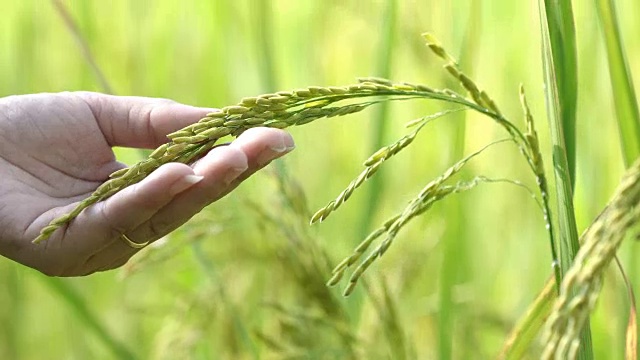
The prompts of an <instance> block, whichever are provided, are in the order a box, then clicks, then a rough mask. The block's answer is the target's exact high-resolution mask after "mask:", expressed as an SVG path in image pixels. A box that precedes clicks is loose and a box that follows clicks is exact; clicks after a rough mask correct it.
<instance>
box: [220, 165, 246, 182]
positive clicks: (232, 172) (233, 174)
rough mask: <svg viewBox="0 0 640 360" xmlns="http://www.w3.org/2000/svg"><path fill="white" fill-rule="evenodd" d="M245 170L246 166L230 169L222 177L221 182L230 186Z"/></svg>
mask: <svg viewBox="0 0 640 360" xmlns="http://www.w3.org/2000/svg"><path fill="white" fill-rule="evenodd" d="M247 169H248V167H246V166H244V167H234V168H230V169H229V171H227V174H226V175H225V176H224V178H223V179H222V180H223V181H224V182H225V183H226V184H227V185H229V184H231V183H232V182H233V180H235V179H237V178H238V176H240V174H242V173H243V172H244V171H245V170H247Z"/></svg>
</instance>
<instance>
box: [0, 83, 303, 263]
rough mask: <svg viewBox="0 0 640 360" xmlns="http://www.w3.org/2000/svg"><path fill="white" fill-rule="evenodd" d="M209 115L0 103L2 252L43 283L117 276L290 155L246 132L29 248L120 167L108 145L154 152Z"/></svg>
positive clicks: (172, 106) (109, 105)
mask: <svg viewBox="0 0 640 360" xmlns="http://www.w3.org/2000/svg"><path fill="white" fill-rule="evenodd" d="M211 110H212V109H203V108H195V107H191V106H186V105H181V104H178V103H175V102H173V101H169V100H161V99H150V98H139V97H118V96H109V95H102V94H97V93H87V92H79V93H60V94H38V95H22V96H12V97H6V98H0V179H2V181H1V182H0V254H1V255H4V256H6V257H8V258H10V259H13V260H15V261H17V262H20V263H22V264H24V265H27V266H30V267H33V268H35V269H37V270H39V271H41V272H43V273H45V274H47V275H52V276H76V275H87V274H91V273H93V272H96V271H104V270H109V269H113V268H117V267H119V266H121V265H123V264H125V263H126V262H127V261H128V260H129V258H130V257H131V256H133V255H134V254H135V253H136V252H137V251H138V250H139V249H136V248H133V247H132V246H130V245H128V244H127V242H126V240H124V238H123V237H122V234H126V237H128V238H129V239H131V240H132V241H134V242H136V243H145V242H147V241H154V240H157V239H159V238H160V237H162V236H164V235H166V234H168V233H169V232H171V231H172V230H175V229H176V228H178V227H179V226H180V225H182V224H184V223H185V222H186V221H187V220H189V219H190V218H191V217H192V216H193V215H195V214H196V213H198V212H199V211H200V210H202V208H204V207H205V206H207V205H208V204H211V203H212V202H214V201H216V200H218V199H220V198H221V197H223V196H224V195H226V194H227V193H229V192H230V191H231V190H233V189H234V188H235V187H236V186H238V184H239V183H240V182H242V180H244V179H246V178H247V177H249V176H250V175H251V174H253V173H254V172H255V171H257V170H259V169H260V168H262V167H263V166H265V165H266V164H268V163H269V162H270V161H271V160H272V159H274V158H277V157H279V156H282V155H284V154H285V153H286V152H288V151H290V150H292V149H293V147H294V143H293V139H292V138H291V136H290V135H289V134H288V133H286V132H284V131H282V130H277V129H266V128H256V129H251V130H248V131H246V132H245V133H244V134H242V135H241V136H240V137H238V138H237V139H236V140H235V141H233V142H232V143H231V144H230V145H228V146H221V147H217V148H215V149H213V150H212V151H211V152H210V153H209V154H208V155H207V156H205V157H204V158H203V159H201V160H199V161H198V162H197V163H196V164H195V165H193V166H188V165H185V164H180V163H169V164H165V165H163V166H161V167H160V168H159V169H158V170H156V171H155V172H153V173H152V174H151V175H149V176H148V177H147V178H146V179H144V180H143V181H141V182H140V183H138V184H135V185H132V186H130V187H128V188H126V189H124V190H122V191H120V192H119V193H117V194H115V195H114V196H112V197H111V198H109V199H107V200H106V201H103V202H100V203H97V204H95V205H93V206H90V207H89V208H87V209H85V210H84V211H83V212H82V213H81V214H80V215H79V216H78V217H77V218H76V219H74V220H73V221H72V222H71V223H70V224H69V225H68V226H67V227H63V228H61V229H60V230H58V231H56V232H55V233H54V234H53V235H52V236H51V238H49V239H48V240H47V241H46V242H44V243H41V244H33V243H32V242H31V241H32V240H33V239H34V238H35V237H36V236H37V235H38V232H39V231H40V229H41V228H42V227H43V226H45V225H47V224H48V223H49V222H50V221H51V220H53V219H54V218H56V217H58V216H61V215H63V214H66V213H68V212H70V211H71V210H72V209H73V208H74V207H75V205H76V204H77V203H78V202H79V201H81V200H82V199H84V198H85V197H87V196H88V195H90V194H91V193H92V192H93V190H95V189H96V188H97V187H98V186H99V185H100V184H101V183H102V182H104V181H105V180H106V179H107V178H108V176H109V174H111V173H112V172H113V171H115V170H118V169H121V168H123V167H124V165H123V164H121V163H119V162H117V161H116V159H115V156H114V154H113V151H112V149H111V147H112V146H127V147H136V148H155V147H157V146H159V145H161V144H163V143H165V142H167V141H168V140H167V138H166V134H168V133H170V132H172V131H175V130H178V129H180V128H182V127H184V126H186V125H188V124H191V123H193V122H196V121H198V120H199V119H200V118H202V117H204V116H205V114H206V113H208V112H210V111H211Z"/></svg>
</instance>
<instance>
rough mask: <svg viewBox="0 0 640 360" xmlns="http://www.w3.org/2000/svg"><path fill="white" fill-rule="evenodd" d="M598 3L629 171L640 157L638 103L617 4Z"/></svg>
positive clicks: (621, 137)
mask: <svg viewBox="0 0 640 360" xmlns="http://www.w3.org/2000/svg"><path fill="white" fill-rule="evenodd" d="M596 3H597V9H598V17H599V19H600V28H601V30H602V33H603V35H604V40H605V45H606V48H607V59H608V62H609V76H610V79H611V88H612V90H613V100H614V103H615V109H616V115H617V118H618V129H619V130H620V140H621V146H622V155H623V159H624V164H625V167H629V166H630V165H631V164H632V163H633V162H634V161H635V160H636V159H637V158H638V155H640V114H639V112H638V102H637V99H636V94H635V91H634V89H633V79H632V77H631V72H630V71H629V64H628V62H627V58H626V55H625V53H624V49H623V48H622V39H621V38H620V27H619V25H618V21H617V18H616V9H615V4H614V3H613V1H611V0H596Z"/></svg>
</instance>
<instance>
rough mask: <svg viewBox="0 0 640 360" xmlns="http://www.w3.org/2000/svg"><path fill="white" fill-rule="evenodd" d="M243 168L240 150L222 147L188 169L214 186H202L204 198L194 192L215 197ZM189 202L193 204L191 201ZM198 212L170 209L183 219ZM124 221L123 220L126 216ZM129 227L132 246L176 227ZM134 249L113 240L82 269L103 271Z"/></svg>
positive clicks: (133, 251) (146, 223)
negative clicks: (194, 167)
mask: <svg viewBox="0 0 640 360" xmlns="http://www.w3.org/2000/svg"><path fill="white" fill-rule="evenodd" d="M205 164H206V166H205ZM176 165H178V164H176ZM184 166H186V165H184ZM203 167H205V169H202V168H203ZM247 167H248V166H247V158H246V155H245V154H244V153H243V152H242V151H240V150H238V149H235V148H232V147H228V146H225V147H218V148H215V149H213V150H211V151H210V152H209V154H208V155H207V156H205V157H204V158H203V159H201V160H200V162H199V163H198V165H197V166H196V168H198V169H199V170H197V171H199V172H196V170H195V169H191V168H189V169H190V170H191V171H192V172H195V174H197V175H194V176H199V177H200V178H201V179H203V181H201V182H204V181H205V180H204V179H209V182H210V183H213V184H216V185H209V186H206V187H205V189H206V192H208V193H209V194H207V195H204V193H203V191H202V190H201V191H198V194H199V196H215V195H213V194H211V192H220V191H222V190H221V189H222V188H224V187H225V186H227V185H228V184H229V183H231V182H232V181H233V179H235V178H236V177H237V176H238V175H239V174H240V173H242V172H244V171H245V170H246V169H247ZM198 186H199V185H194V186H193V187H194V188H195V187H198ZM178 196H180V195H178ZM191 201H193V199H192V200H191ZM165 205H166V203H165ZM200 209H201V207H200V208H198V209H196V210H193V208H183V209H179V208H174V210H175V211H176V214H175V216H180V218H182V217H184V216H186V218H187V219H188V218H191V217H192V216H193V215H195V214H196V213H197V212H198V211H199V210H200ZM160 212H164V209H163V210H160V211H158V213H160ZM149 215H150V214H147V216H146V219H145V220H150V218H151V216H149ZM124 218H126V216H125V217H124ZM122 220H124V219H122ZM178 221H179V220H178ZM184 221H186V220H184ZM184 221H182V222H180V224H182V223H184ZM112 223H113V222H112ZM172 223H173V222H172ZM133 225H134V224H133V223H132V222H129V223H128V224H127V225H126V226H127V227H126V229H127V230H126V234H127V236H128V237H129V238H130V239H131V240H132V241H134V242H136V243H144V242H147V241H154V240H157V239H159V238H160V237H162V236H164V235H166V234H167V233H169V232H170V231H172V230H174V229H175V228H176V227H177V226H175V227H169V226H166V225H165V224H161V223H158V222H152V221H145V223H137V224H136V225H137V226H136V228H135V229H134V228H133V227H132V226H133ZM124 229H125V228H121V229H120V230H118V231H119V232H120V233H123V232H124V231H125V230H124ZM137 250H139V249H133V248H132V247H131V246H129V245H128V244H127V243H126V242H125V241H124V240H123V239H117V241H113V242H111V243H110V244H108V246H106V247H105V248H103V249H101V250H100V251H99V252H97V253H96V254H94V255H93V256H91V257H90V258H89V259H87V261H86V263H85V265H84V266H83V267H84V268H86V269H106V268H108V267H109V266H110V265H111V264H113V263H114V260H115V259H118V258H120V257H122V256H123V254H125V255H129V256H132V255H133V254H134V253H135V252H137Z"/></svg>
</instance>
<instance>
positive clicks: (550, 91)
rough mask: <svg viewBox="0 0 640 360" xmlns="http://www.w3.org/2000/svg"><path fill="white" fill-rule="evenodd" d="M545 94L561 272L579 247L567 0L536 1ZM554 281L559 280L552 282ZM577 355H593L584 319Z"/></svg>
mask: <svg viewBox="0 0 640 360" xmlns="http://www.w3.org/2000/svg"><path fill="white" fill-rule="evenodd" d="M539 5H540V25H541V32H542V54H543V64H544V74H545V93H546V94H545V95H546V101H547V113H548V118H549V128H550V132H551V141H552V146H553V150H552V154H553V168H554V176H555V187H556V196H557V199H556V200H557V204H558V206H557V215H558V228H557V229H556V231H557V232H558V235H559V236H558V237H557V238H559V239H560V241H559V249H558V250H559V251H558V252H559V254H560V264H553V265H554V266H558V265H559V266H560V275H561V277H562V276H564V274H565V273H566V272H567V271H568V270H569V268H570V267H571V264H572V263H573V259H574V257H575V256H576V253H577V252H578V249H579V248H580V244H579V242H578V231H577V226H576V219H575V213H574V208H573V182H574V179H575V176H573V174H572V172H573V168H574V167H575V133H574V131H575V107H576V94H577V87H576V85H577V75H576V65H577V63H576V61H577V58H576V53H575V30H574V28H573V11H572V8H571V2H569V1H563V2H558V1H553V0H544V1H542V0H540V1H539ZM558 285H559V284H558ZM578 359H593V349H592V345H591V330H590V328H589V324H587V325H586V326H585V328H584V329H583V331H582V334H581V341H580V349H579V351H578Z"/></svg>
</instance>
